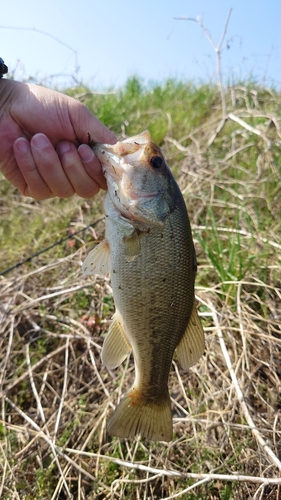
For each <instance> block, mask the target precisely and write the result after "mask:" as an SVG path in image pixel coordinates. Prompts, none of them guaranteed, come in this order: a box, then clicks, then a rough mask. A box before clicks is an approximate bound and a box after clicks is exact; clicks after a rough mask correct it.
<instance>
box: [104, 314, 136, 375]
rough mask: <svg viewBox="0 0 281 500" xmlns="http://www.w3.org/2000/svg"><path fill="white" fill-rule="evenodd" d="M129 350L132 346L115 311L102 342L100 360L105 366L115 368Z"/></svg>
mask: <svg viewBox="0 0 281 500" xmlns="http://www.w3.org/2000/svg"><path fill="white" fill-rule="evenodd" d="M131 350H132V347H131V346H130V344H129V342H128V341H127V339H126V337H125V335H124V331H123V328H122V324H121V321H120V320H119V318H118V312H116V313H115V314H114V316H113V318H112V323H111V325H110V327H109V330H108V334H107V335H106V337H105V340H104V343H103V347H102V353H101V359H102V362H103V364H104V365H105V366H106V367H107V368H111V369H113V368H117V366H119V365H120V364H121V363H122V361H124V359H125V358H126V356H128V354H129V352H130V351H131Z"/></svg>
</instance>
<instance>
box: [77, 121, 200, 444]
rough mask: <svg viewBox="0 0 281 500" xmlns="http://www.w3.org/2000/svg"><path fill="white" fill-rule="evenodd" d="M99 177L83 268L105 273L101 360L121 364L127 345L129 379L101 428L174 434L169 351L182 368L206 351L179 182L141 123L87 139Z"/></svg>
mask: <svg viewBox="0 0 281 500" xmlns="http://www.w3.org/2000/svg"><path fill="white" fill-rule="evenodd" d="M93 150H94V152H95V154H96V155H97V157H98V158H99V160H100V162H101V164H102V168H103V171H104V174H105V177H106V180H107V185H108V192H107V195H106V198H105V212H106V235H105V240H104V241H103V242H101V243H100V244H99V245H98V246H97V247H96V248H95V249H94V250H92V251H91V252H90V253H89V255H88V256H87V258H86V260H85V262H84V264H83V272H84V274H85V275H88V274H101V275H105V274H107V273H108V272H109V273H110V275H111V283H112V289H113V297H114V302H115V307H116V312H115V314H114V316H113V320H112V324H111V326H110V328H109V331H108V334H107V336H106V338H105V341H104V344H103V349H102V355H101V356H102V361H103V363H104V364H105V366H107V367H108V368H110V369H112V368H116V367H117V366H119V365H120V364H121V363H122V361H123V360H124V359H125V358H126V356H127V355H128V354H129V353H130V351H131V350H132V351H133V356H134V362H135V382H134V385H133V387H132V389H131V390H130V391H129V393H128V394H127V395H126V396H125V397H124V398H123V399H122V400H121V402H120V404H119V405H118V406H117V408H116V410H115V411H114V413H113V414H112V416H111V418H110V420H109V422H108V426H107V430H108V433H109V434H110V435H113V436H119V437H122V438H125V437H132V436H135V435H136V434H141V435H142V436H144V437H146V438H148V439H151V440H154V441H156V440H163V441H170V440H171V439H172V412H171V402H170V396H169V392H168V377H169V371H170V367H171V363H172V359H173V355H174V351H175V350H176V352H177V359H178V361H179V363H180V365H181V366H182V367H183V368H184V369H188V368H189V367H190V366H191V365H193V364H194V363H196V362H197V361H198V359H199V358H200V357H201V355H202V354H203V351H204V331H203V328H202V325H201V322H200V319H199V317H198V314H197V310H196V307H195V301H194V279H195V273H196V257H195V251H194V245H193V240H192V235H191V229H190V223H189V219H188V214H187V210H186V206H185V203H184V200H183V197H182V194H181V191H180V189H179V187H178V185H177V183H176V181H175V179H174V177H173V175H172V173H171V171H170V170H169V168H168V166H167V164H166V161H165V159H164V157H163V154H162V152H161V150H160V148H158V147H157V146H156V145H155V144H154V143H153V142H152V141H151V136H150V133H149V132H148V131H145V132H143V133H142V134H139V135H136V136H134V137H132V138H130V139H126V140H124V141H122V142H117V144H115V145H114V146H111V145H107V144H95V145H94V146H93Z"/></svg>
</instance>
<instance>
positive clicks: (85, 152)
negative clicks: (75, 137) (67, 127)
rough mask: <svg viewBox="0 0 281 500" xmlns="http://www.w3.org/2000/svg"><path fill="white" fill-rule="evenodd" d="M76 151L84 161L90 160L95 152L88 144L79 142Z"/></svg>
mask: <svg viewBox="0 0 281 500" xmlns="http://www.w3.org/2000/svg"><path fill="white" fill-rule="evenodd" d="M78 153H79V156H80V158H81V160H82V161H83V162H84V163H88V162H90V161H92V160H93V159H94V157H95V154H94V152H93V151H92V149H91V148H89V146H87V145H86V144H81V146H79V148H78Z"/></svg>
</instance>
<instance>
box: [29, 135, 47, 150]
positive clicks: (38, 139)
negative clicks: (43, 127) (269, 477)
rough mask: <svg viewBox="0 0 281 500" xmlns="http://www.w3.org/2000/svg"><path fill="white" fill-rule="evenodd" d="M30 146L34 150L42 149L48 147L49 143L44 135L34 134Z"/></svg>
mask: <svg viewBox="0 0 281 500" xmlns="http://www.w3.org/2000/svg"><path fill="white" fill-rule="evenodd" d="M31 141H32V146H34V147H35V148H36V149H44V148H46V147H47V146H49V141H48V139H47V137H46V136H45V135H44V134H36V135H34V136H33V137H32V139H31Z"/></svg>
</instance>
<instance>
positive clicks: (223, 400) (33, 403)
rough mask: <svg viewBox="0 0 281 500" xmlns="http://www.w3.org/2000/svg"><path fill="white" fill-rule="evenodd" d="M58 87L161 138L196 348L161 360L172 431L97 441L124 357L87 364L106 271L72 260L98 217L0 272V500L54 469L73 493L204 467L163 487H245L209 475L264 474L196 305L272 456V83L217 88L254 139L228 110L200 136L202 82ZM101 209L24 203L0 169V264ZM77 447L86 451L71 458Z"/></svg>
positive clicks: (101, 114)
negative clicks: (180, 208)
mask: <svg viewBox="0 0 281 500" xmlns="http://www.w3.org/2000/svg"><path fill="white" fill-rule="evenodd" d="M109 90H110V89H109ZM66 92H67V93H68V94H70V95H72V96H74V97H76V98H79V99H81V100H82V101H83V102H85V103H86V105H87V106H88V107H89V108H90V109H91V110H92V111H93V112H94V113H95V114H96V115H97V116H98V118H99V119H101V121H103V122H104V123H105V125H107V126H108V127H109V128H110V129H111V130H112V131H113V132H114V133H115V134H116V135H117V136H118V137H120V138H121V137H123V136H124V134H125V135H126V136H129V135H133V134H136V133H139V132H141V131H142V130H144V129H149V130H150V132H151V134H152V137H153V139H154V141H155V142H156V143H157V144H159V145H160V146H161V148H162V150H163V153H164V155H165V157H166V159H167V161H168V163H169V165H170V166H171V168H172V171H173V173H174V175H175V176H176V179H177V181H178V183H179V185H180V187H181V189H182V192H183V195H184V198H185V201H186V205H187V208H188V212H189V215H190V220H191V224H192V229H193V235H194V241H195V246H196V253H197V258H198V274H197V280H196V294H197V296H198V299H199V308H200V311H201V313H202V314H203V315H204V316H203V318H202V321H203V324H204V328H205V330H206V351H205V354H204V356H203V357H202V359H201V360H200V361H199V363H197V364H196V365H195V367H193V368H192V369H191V370H190V371H189V372H184V371H182V370H180V369H178V372H177V371H176V370H175V368H174V367H172V369H171V375H170V381H169V389H170V392H171V395H172V398H173V399H172V401H173V403H172V405H173V412H174V438H173V441H172V442H171V443H170V444H169V445H163V444H160V443H155V444H154V443H149V442H146V441H145V440H143V439H135V440H125V441H120V440H119V439H117V438H112V439H108V438H106V436H105V433H104V428H105V420H106V417H108V415H109V413H110V412H111V411H112V405H113V404H116V403H117V398H118V397H119V396H121V395H123V394H124V393H125V392H126V390H127V389H128V387H129V386H130V385H131V384H132V381H133V378H134V369H133V361H132V357H131V358H130V359H129V360H126V361H125V362H124V363H123V364H122V366H121V367H120V368H118V369H117V370H114V371H112V372H109V371H107V370H106V369H105V367H104V366H103V365H102V363H101V360H100V351H101V347H102V342H103V338H104V335H105V334H106V331H107V329H108V325H109V320H110V318H111V317H112V314H113V312H114V302H113V298H112V294H111V289H110V282H109V281H108V280H107V279H105V280H104V279H102V278H95V277H90V278H87V279H85V278H83V277H82V274H81V262H82V261H83V259H84V258H85V256H86V254H87V253H88V251H89V249H91V248H92V247H93V246H94V244H95V243H96V242H97V240H96V238H97V239H98V240H100V239H102V237H103V232H104V223H103V222H100V223H99V224H98V225H97V226H95V232H96V234H95V235H93V232H92V230H91V229H85V231H84V232H82V233H79V235H77V236H75V237H74V238H72V240H71V242H70V243H69V242H68V241H67V242H64V243H62V244H60V245H57V246H55V247H54V248H52V249H50V250H48V251H47V252H46V253H43V254H41V255H40V256H37V257H35V258H34V259H32V260H31V261H30V262H28V263H26V264H24V265H23V266H19V267H18V268H16V269H14V270H13V271H11V272H9V273H7V274H6V275H5V276H4V277H1V278H0V284H1V314H3V316H2V317H1V318H2V319H1V322H0V395H1V399H2V413H1V419H0V496H1V495H2V497H3V498H4V499H7V500H10V499H12V498H23V499H31V498H32V499H34V500H39V499H40V500H42V499H45V498H46V499H53V500H63V499H65V498H67V495H68V493H67V489H66V486H65V485H63V483H62V476H63V477H64V479H65V482H66V484H67V487H68V488H69V491H70V492H71V494H72V495H73V498H74V499H78V498H79V499H80V498H87V499H88V500H94V499H98V500H103V499H104V498H114V499H117V498H130V499H132V500H135V499H138V498H151V499H160V498H166V497H169V496H171V495H175V494H180V493H181V492H183V491H185V490H186V489H187V488H188V486H191V485H192V484H193V483H194V481H195V480H194V479H190V478H188V477H185V476H184V474H186V473H188V472H191V473H197V474H202V473H205V474H217V476H216V477H217V479H213V478H210V480H209V481H208V482H206V483H204V484H201V485H200V486H197V487H196V488H194V489H193V490H189V491H187V492H185V493H183V494H182V495H181V496H180V497H179V498H184V499H187V500H191V499H195V498H196V499H197V498H202V499H203V498H208V499H214V500H216V499H217V500H238V499H240V498H243V499H245V500H247V499H251V498H253V497H254V495H255V493H256V491H257V489H258V484H255V483H250V482H247V481H246V480H244V481H226V480H223V479H221V478H220V476H219V475H220V474H226V475H231V474H237V473H239V474H241V475H242V476H247V475H250V476H259V477H263V476H264V477H269V478H272V477H278V474H279V471H278V468H277V467H275V466H273V465H272V464H271V461H270V458H269V457H268V455H267V454H266V453H265V452H264V451H261V448H260V446H259V444H258V442H257V440H256V438H255V436H253V434H252V432H251V430H250V428H249V425H248V422H247V420H246V419H245V415H244V413H243V411H242V409H241V405H240V402H239V400H238V398H237V394H236V392H235V389H234V387H233V382H232V380H231V377H230V374H229V370H228V369H227V367H226V360H225V357H224V354H223V352H222V350H221V347H220V343H219V340H218V335H217V329H216V328H215V327H214V323H213V318H212V317H210V308H211V310H213V311H215V312H216V314H217V318H218V322H219V325H220V328H221V331H222V334H223V338H224V342H225V345H226V349H227V351H228V353H229V356H230V359H231V363H232V365H233V368H234V371H235V374H236V377H237V380H238V383H239V385H240V388H241V390H242V392H243V395H244V397H245V401H246V404H247V406H248V410H249V412H250V414H251V418H252V419H253V421H254V424H255V425H256V427H257V428H258V429H259V431H260V434H261V435H262V437H263V438H264V439H265V441H266V442H267V443H269V446H270V447H271V448H272V450H273V453H274V454H275V455H276V456H279V455H278V453H279V454H280V446H279V442H280V433H281V428H280V419H279V418H278V415H279V412H280V408H281V398H280V390H279V389H280V382H279V381H280V376H281V373H280V366H279V365H280V357H281V352H280V351H281V349H280V346H281V342H280V337H281V331H280V317H281V289H280V275H281V260H280V255H281V218H280V214H281V196H280V192H281V154H280V153H281V138H280V119H281V94H280V93H278V92H276V91H274V90H272V89H265V88H261V87H259V86H257V85H255V84H254V83H251V82H243V83H241V84H240V85H237V86H235V87H232V88H228V89H226V91H225V99H226V106H227V111H228V113H234V114H235V115H237V116H238V117H240V118H241V119H242V120H244V122H246V123H247V124H248V125H251V126H252V127H254V129H255V130H256V131H262V133H263V134H264V135H263V136H261V135H258V134H256V133H254V132H251V131H249V130H248V129H247V128H245V127H244V126H242V125H240V124H238V123H236V122H234V121H233V120H231V119H227V120H226V121H225V123H224V126H223V127H222V129H221V130H220V131H219V132H218V133H217V134H215V132H216V129H217V127H218V125H219V123H220V120H221V101H220V95H219V93H218V90H217V88H216V86H215V85H211V84H210V85H205V84H204V85H203V84H202V85H195V84H194V83H193V82H183V81H175V80H167V81H165V82H162V83H161V84H160V83H157V82H151V83H150V84H148V85H145V84H144V83H143V82H142V81H141V80H140V79H138V78H137V77H132V78H130V79H129V80H128V81H127V83H126V84H125V85H124V87H123V88H121V89H119V90H118V91H116V92H115V93H110V92H108V94H106V95H100V94H95V92H94V91H92V92H90V91H89V89H85V88H82V87H80V88H74V89H67V91H66ZM211 138H213V140H212V141H211ZM269 141H270V142H269ZM208 144H209V145H208ZM102 214H103V194H102V193H101V194H99V195H97V196H96V197H95V198H94V199H93V200H90V201H87V203H85V202H84V200H81V199H79V198H78V197H73V198H72V199H67V200H57V199H54V200H49V201H45V202H35V201H33V200H31V199H28V198H24V197H22V196H21V195H20V194H19V193H18V192H17V191H16V190H15V189H14V188H13V187H12V186H11V185H9V184H8V183H7V182H6V181H5V180H4V179H3V178H1V180H0V216H1V221H2V222H1V227H0V257H1V270H5V269H6V268H8V267H9V266H12V265H13V264H16V263H17V262H19V261H21V260H23V259H25V258H27V257H29V256H31V255H32V254H33V253H35V252H37V251H39V250H42V249H44V248H46V247H48V246H49V245H51V244H52V243H54V242H55V241H58V240H60V239H61V238H63V237H65V236H67V235H68V234H70V233H71V231H73V230H80V229H82V228H86V227H87V226H88V224H90V223H93V222H95V221H96V220H98V219H99V217H100V216H101V215H102ZM23 228H26V229H25V230H24V231H23ZM27 345H28V346H29V356H30V366H29V363H28V357H27V347H26V346H27ZM1 360H2V361H1ZM1 391H4V392H1ZM4 395H6V396H7V398H8V399H5V398H4ZM11 403H12V404H14V405H16V407H12V406H11ZM40 405H41V407H40ZM42 413H43V415H44V419H45V422H43V421H42ZM187 416H189V417H190V418H191V419H190V420H189V419H188V418H187ZM36 426H38V427H39V428H40V430H41V434H40V433H39V432H38V428H36ZM36 429H37V430H36ZM48 433H49V434H48ZM42 436H44V439H43V438H42ZM48 436H49V437H50V439H51V438H52V437H53V436H55V439H54V441H55V443H56V445H57V446H59V447H60V451H61V452H62V453H64V455H59V454H58V455H57V456H58V460H59V463H60V466H61V470H62V472H60V470H59V468H58V465H57V461H56V460H55V457H54V453H53V450H52V449H51V446H50V442H48ZM67 449H71V450H74V451H67ZM79 451H80V452H83V451H84V452H88V453H89V455H87V456H81V455H78V454H75V453H78V452H79ZM57 453H58V452H57ZM107 457H110V459H111V460H108V459H107ZM67 458H68V459H71V460H72V462H70V461H67ZM114 460H119V461H120V460H121V463H120V462H118V463H116V462H115V461H114ZM128 462H129V463H133V464H141V465H145V466H147V467H150V468H151V471H150V472H148V471H143V470H137V469H134V468H132V467H129V466H128ZM154 469H157V470H159V471H160V472H161V471H162V473H159V474H155V472H153V470H154ZM164 471H177V472H180V473H181V474H183V476H182V477H180V478H175V477H172V476H166V475H165V473H164ZM2 478H3V479H2ZM93 478H94V479H95V480H93ZM57 487H58V490H57V491H56V488H57ZM265 495H267V497H268V498H269V499H273V498H277V496H276V495H278V486H277V485H269V486H268V487H267V489H266V491H265ZM267 497H266V498H267Z"/></svg>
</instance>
